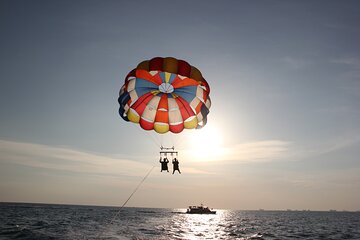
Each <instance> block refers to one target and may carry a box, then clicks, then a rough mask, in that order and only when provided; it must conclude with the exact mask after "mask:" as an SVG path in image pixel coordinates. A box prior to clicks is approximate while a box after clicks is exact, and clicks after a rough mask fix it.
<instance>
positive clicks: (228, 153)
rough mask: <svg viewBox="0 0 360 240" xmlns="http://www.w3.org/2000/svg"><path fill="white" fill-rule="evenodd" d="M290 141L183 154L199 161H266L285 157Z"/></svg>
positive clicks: (269, 141) (263, 142) (254, 143)
mask: <svg viewBox="0 0 360 240" xmlns="http://www.w3.org/2000/svg"><path fill="white" fill-rule="evenodd" d="M289 146H290V143H289V142H286V141H281V140H266V141H254V142H246V143H239V144H235V145H232V146H229V147H217V148H215V149H214V148H212V149H191V150H188V151H185V153H184V154H185V155H190V156H193V159H198V160H199V161H241V162H268V161H275V160H279V159H282V158H285V157H286V156H288V155H289Z"/></svg>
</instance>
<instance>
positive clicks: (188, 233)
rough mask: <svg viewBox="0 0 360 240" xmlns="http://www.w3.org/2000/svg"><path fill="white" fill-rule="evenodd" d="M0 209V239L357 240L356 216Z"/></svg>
mask: <svg viewBox="0 0 360 240" xmlns="http://www.w3.org/2000/svg"><path fill="white" fill-rule="evenodd" d="M185 211H186V209H160V208H159V209H154V208H123V209H121V210H120V211H119V208H116V207H96V206H72V205H49V204H24V203H0V239H1V240H3V239H27V240H31V239H33V240H45V239H71V240H76V239H108V240H111V239H357V240H359V239H360V212H313V211H233V210H217V214H216V215H196V214H185V213H184V212H185Z"/></svg>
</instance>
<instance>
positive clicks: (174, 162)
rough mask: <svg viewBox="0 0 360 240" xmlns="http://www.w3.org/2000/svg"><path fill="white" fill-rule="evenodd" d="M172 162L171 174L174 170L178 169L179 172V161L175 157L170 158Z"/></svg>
mask: <svg viewBox="0 0 360 240" xmlns="http://www.w3.org/2000/svg"><path fill="white" fill-rule="evenodd" d="M172 164H173V174H174V172H175V171H178V172H179V173H180V174H181V172H180V169H179V161H178V160H177V159H176V158H174V159H173V160H172Z"/></svg>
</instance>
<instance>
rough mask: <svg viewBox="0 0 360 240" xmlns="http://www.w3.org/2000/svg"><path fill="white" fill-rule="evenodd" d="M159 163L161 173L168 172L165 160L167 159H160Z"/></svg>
mask: <svg viewBox="0 0 360 240" xmlns="http://www.w3.org/2000/svg"><path fill="white" fill-rule="evenodd" d="M159 162H160V163H161V171H160V172H162V171H168V172H169V168H168V163H169V160H168V159H167V157H165V158H164V159H162V157H160V160H159Z"/></svg>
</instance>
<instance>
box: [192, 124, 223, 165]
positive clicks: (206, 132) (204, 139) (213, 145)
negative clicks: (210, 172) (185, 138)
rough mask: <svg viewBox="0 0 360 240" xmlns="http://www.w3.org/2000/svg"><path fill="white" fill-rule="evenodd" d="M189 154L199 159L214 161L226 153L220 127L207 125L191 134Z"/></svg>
mask: <svg viewBox="0 0 360 240" xmlns="http://www.w3.org/2000/svg"><path fill="white" fill-rule="evenodd" d="M189 142H190V146H189V154H191V156H192V157H194V158H195V160H198V161H214V160H219V157H220V156H221V155H223V154H224V148H223V146H222V145H223V136H222V134H221V132H220V131H219V129H218V128H216V127H214V126H206V127H205V128H203V129H201V130H199V131H194V132H193V134H191V136H190V139H189Z"/></svg>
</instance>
